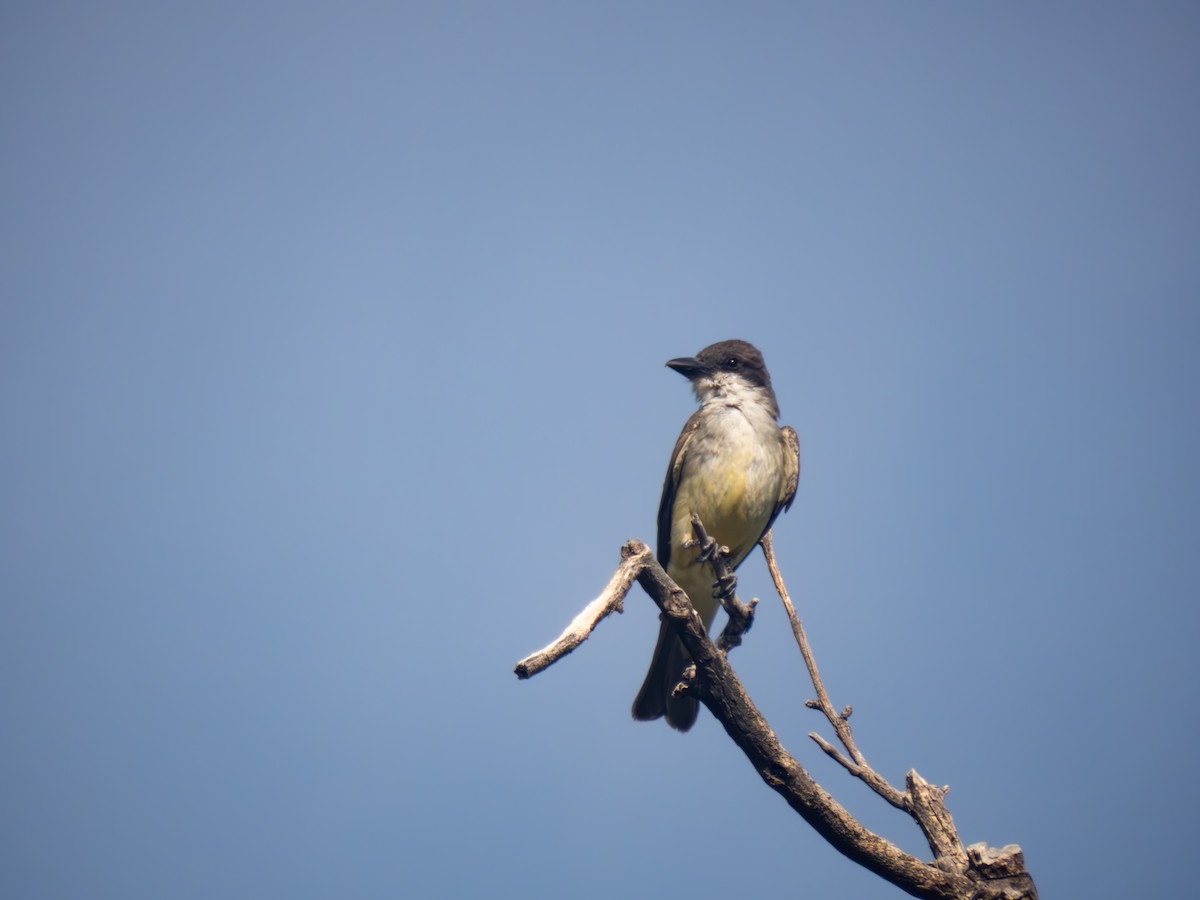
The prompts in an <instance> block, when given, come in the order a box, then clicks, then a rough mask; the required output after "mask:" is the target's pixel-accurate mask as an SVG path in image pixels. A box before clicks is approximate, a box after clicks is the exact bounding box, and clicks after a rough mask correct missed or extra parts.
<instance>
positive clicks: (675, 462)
mask: <svg viewBox="0 0 1200 900" xmlns="http://www.w3.org/2000/svg"><path fill="white" fill-rule="evenodd" d="M699 427H700V410H696V411H695V412H694V413H692V417H691V418H690V419H688V420H687V424H686V425H684V426H683V431H681V432H679V440H677V441H676V442H675V449H674V450H672V451H671V462H670V465H668V466H667V477H666V478H665V479H663V489H662V499H661V500H659V502H658V562H659V565H661V566H662V567H663V568H664V569H665V568H666V567H667V563H668V562H670V560H671V510H672V508H673V507H674V506H675V491H676V489H677V488H678V487H679V476H680V475H681V474H683V461H684V459H685V458H686V457H687V448H688V444H689V443H691V440H692V436H693V435H695V433H696V429H697V428H699Z"/></svg>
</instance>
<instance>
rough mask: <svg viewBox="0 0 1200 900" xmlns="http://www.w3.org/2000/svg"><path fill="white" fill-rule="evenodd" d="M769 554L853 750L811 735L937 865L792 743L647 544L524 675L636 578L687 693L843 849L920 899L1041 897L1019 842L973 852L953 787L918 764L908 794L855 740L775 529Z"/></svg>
mask: <svg viewBox="0 0 1200 900" xmlns="http://www.w3.org/2000/svg"><path fill="white" fill-rule="evenodd" d="M763 551H764V553H765V554H766V556H767V562H768V566H769V567H770V569H771V573H772V578H774V579H775V582H776V587H777V588H778V589H779V592H780V596H781V597H782V598H783V600H784V605H785V607H786V608H787V609H788V611H789V618H790V619H791V620H792V627H793V631H794V632H795V633H796V637H797V641H798V642H799V643H800V646H801V652H802V654H803V655H804V657H805V662H806V664H807V665H808V666H809V673H810V675H811V676H812V678H813V683H814V687H815V688H816V690H817V695H818V697H819V698H820V699H819V700H810V701H807V702H806V705H808V706H810V707H812V708H814V709H820V710H821V711H822V712H823V713H824V714H825V717H826V718H827V719H828V720H829V721H830V723H831V724H832V725H833V726H834V729H835V730H836V731H837V733H838V738H839V739H840V740H841V741H842V743H843V745H844V746H845V747H846V751H847V753H848V754H849V757H847V756H845V755H843V754H842V753H841V752H840V751H839V750H838V749H837V748H835V747H834V746H833V745H832V744H830V743H829V742H828V741H826V740H825V739H824V738H822V737H820V736H819V735H816V734H813V735H810V737H812V738H813V740H814V741H816V742H817V744H818V745H820V747H821V749H822V750H823V751H824V752H825V753H827V754H828V755H829V756H830V757H832V758H833V759H834V760H836V761H837V762H838V763H839V764H840V765H841V766H843V767H844V768H845V769H846V770H847V771H849V772H850V773H851V774H853V775H855V776H856V777H858V778H860V779H862V780H863V781H864V782H866V783H867V784H869V785H870V786H871V787H872V788H873V789H874V790H875V791H876V792H877V793H879V794H880V795H881V796H883V797H885V798H886V799H888V801H889V802H890V803H892V804H893V805H894V806H898V807H900V808H901V809H905V810H906V811H908V812H909V813H910V815H912V816H913V817H914V818H915V819H916V820H917V823H918V824H919V825H920V827H921V829H922V830H923V831H924V833H925V836H926V839H927V840H928V842H929V846H930V849H931V850H932V851H933V853H934V855H935V856H936V861H935V862H934V863H932V864H931V863H927V862H924V861H922V860H920V859H918V858H917V857H915V856H912V855H911V854H908V853H905V852H904V851H903V850H901V849H900V848H899V847H897V846H896V845H895V844H893V843H891V842H890V841H888V840H886V839H885V838H883V837H880V836H879V835H877V834H874V833H873V832H871V831H869V830H867V829H866V828H864V827H863V826H862V825H861V824H860V823H859V822H858V821H856V820H855V819H854V818H853V817H852V816H851V815H850V813H849V812H847V811H846V809H845V808H844V807H842V806H841V805H840V804H839V803H838V802H837V801H836V800H834V799H833V797H831V796H830V795H829V794H828V793H827V792H826V791H825V790H824V789H823V788H821V786H820V785H819V784H817V783H816V782H815V781H814V780H813V778H812V776H811V775H809V773H808V772H807V771H806V770H805V769H804V767H803V766H801V765H800V763H799V762H797V761H796V759H795V758H794V757H792V756H791V755H790V754H789V753H788V752H787V751H786V750H785V749H784V748H783V746H782V745H781V744H780V743H779V739H778V738H777V737H776V736H775V733H774V732H773V731H772V730H771V727H770V726H769V725H768V724H767V722H766V720H765V719H763V717H762V715H761V714H760V713H759V711H758V709H757V708H756V707H755V706H754V703H753V701H751V699H750V697H749V696H748V695H747V694H746V691H745V688H743V687H742V684H741V682H740V681H739V680H738V678H737V675H736V674H734V672H733V670H732V669H731V668H730V666H729V661H728V659H727V658H726V653H725V652H723V651H722V650H721V649H720V648H719V647H718V646H717V645H716V644H714V643H713V642H712V641H711V640H710V639H709V636H708V631H707V629H706V628H705V627H704V623H703V622H702V621H701V619H700V616H699V615H698V614H697V613H696V610H695V609H694V608H693V606H692V604H691V601H690V600H689V599H688V597H687V594H685V593H684V592H683V590H682V589H681V588H680V587H679V586H678V585H677V584H675V583H674V582H673V581H672V580H671V579H670V577H669V576H668V575H667V573H666V572H665V571H664V570H663V568H662V566H661V565H659V563H658V561H657V560H656V559H655V558H654V556H653V554H652V553H651V552H650V550H649V548H647V547H646V545H645V544H643V543H642V542H641V541H630V542H629V543H627V544H626V545H625V546H624V547H622V548H621V560H622V561H621V564H620V566H618V568H617V571H616V573H615V574H614V575H613V577H612V579H611V580H610V581H609V583H608V585H607V586H606V587H605V589H604V591H603V592H602V593H601V594H600V596H599V597H597V598H596V599H595V600H593V601H592V602H591V603H590V604H588V606H587V608H586V609H585V610H584V611H583V612H582V613H580V614H579V615H578V616H576V618H575V620H574V621H573V622H572V623H571V625H570V626H568V628H567V629H566V631H564V632H563V634H562V635H561V636H560V637H559V639H558V640H557V641H555V642H554V643H552V644H551V645H549V646H548V647H546V648H545V649H543V650H539V651H538V652H537V653H534V654H532V655H530V656H529V657H526V658H525V659H524V660H522V661H521V662H520V663H518V665H517V667H516V672H517V675H518V677H521V678H528V677H529V676H530V675H533V674H535V673H536V672H539V671H541V670H542V669H544V668H546V667H547V666H549V665H550V664H551V663H553V662H554V661H555V660H557V659H560V658H561V657H563V656H565V655H566V654H567V653H569V652H571V650H573V649H574V648H575V647H577V646H578V645H579V644H580V643H582V642H583V641H584V640H585V639H586V638H587V637H588V635H590V634H591V632H592V630H593V629H594V628H595V627H596V624H597V623H598V622H599V621H600V620H601V619H603V618H604V617H605V616H607V615H609V614H610V613H611V612H612V611H613V610H618V611H619V610H620V609H621V603H622V600H623V598H624V596H625V594H626V593H627V592H628V591H629V588H630V586H631V585H632V583H633V581H634V580H636V581H637V582H638V583H639V584H640V585H641V586H642V588H643V589H644V590H645V591H646V593H648V594H649V595H650V597H651V598H652V599H653V600H654V602H655V603H656V604H657V605H658V607H659V609H660V610H662V613H663V616H664V618H666V619H670V620H671V621H672V622H673V625H674V627H675V629H676V631H677V633H678V635H679V638H680V640H682V641H683V644H684V646H685V647H686V649H687V651H688V654H689V655H690V656H691V658H692V662H693V665H694V669H695V673H694V676H692V677H690V678H689V683H688V687H687V690H690V691H694V692H695V693H696V696H697V697H698V698H699V700H700V702H702V703H703V704H704V705H705V706H706V707H707V708H708V709H709V711H710V712H711V713H712V714H713V716H714V717H715V718H716V719H717V721H719V722H720V723H721V725H722V727H724V729H725V731H726V733H727V734H728V735H729V736H730V738H732V740H733V741H734V743H736V744H737V745H738V747H739V748H741V750H742V752H743V753H744V754H745V755H746V758H747V759H749V760H750V763H751V764H752V765H753V766H754V768H755V770H756V771H757V772H758V774H759V777H760V778H762V779H763V781H764V782H766V784H767V785H768V786H769V787H770V788H771V789H772V790H774V791H776V792H777V793H779V794H780V795H781V796H782V797H783V798H784V800H785V801H786V802H787V803H788V805H789V806H791V807H792V808H793V809H794V810H795V811H796V812H797V813H799V814H800V816H801V817H802V818H803V819H804V820H805V821H806V822H808V823H809V824H810V825H812V826H813V828H814V829H816V831H817V832H818V833H819V834H821V835H822V836H823V837H824V838H825V839H826V840H827V841H828V842H829V843H830V844H831V845H832V846H833V847H834V848H835V849H836V850H838V851H839V852H840V853H842V854H844V855H845V856H847V857H849V858H850V859H851V860H853V861H855V862H856V863H858V864H859V865H862V866H863V867H864V868H866V869H869V870H870V871H872V872H874V873H876V874H877V875H879V876H880V877H882V878H884V879H886V880H887V881H889V882H891V883H892V884H895V885H896V886H897V887H899V888H900V889H901V890H904V891H905V892H907V893H909V894H912V895H913V896H917V897H927V898H934V900H1037V889H1036V888H1035V887H1034V884H1033V880H1032V878H1030V876H1029V873H1028V872H1027V871H1026V869H1025V864H1024V857H1023V856H1022V855H1021V851H1020V848H1019V847H1017V846H1016V845H1015V844H1013V845H1009V846H1007V847H1004V848H1003V849H1001V850H995V849H992V848H989V847H987V846H986V845H984V844H973V845H971V846H970V847H968V848H966V849H965V850H964V849H963V847H962V844H961V842H960V841H959V838H958V833H957V831H956V829H955V827H954V822H953V819H951V817H950V814H949V812H948V811H947V810H946V807H945V802H944V799H945V789H944V788H937V787H934V786H933V785H930V784H929V783H928V782H926V781H925V780H924V779H923V778H921V776H920V775H918V774H917V773H916V772H915V771H910V772H909V774H908V778H907V788H908V791H907V793H901V792H900V791H898V790H896V789H895V788H893V787H892V786H891V785H889V784H888V783H887V782H886V781H885V780H884V779H882V778H881V777H879V776H878V774H877V773H875V772H874V770H873V769H871V768H870V766H869V765H867V762H866V759H865V758H864V757H863V755H862V753H861V752H859V750H858V748H857V746H855V744H854V738H853V735H852V734H851V732H850V728H849V723H848V722H847V719H848V718H849V717H850V712H851V710H850V707H846V708H845V709H843V710H842V712H841V713H840V714H839V713H836V712H834V710H833V707H832V705H831V704H830V702H829V697H828V695H827V694H826V692H825V688H824V685H823V684H822V683H821V680H820V675H819V673H818V672H817V669H816V664H815V662H813V661H812V653H811V651H810V650H809V648H808V641H807V638H806V637H805V636H804V629H803V626H802V625H801V623H800V619H799V616H797V615H796V614H795V608H794V607H793V606H792V605H791V600H790V598H789V597H788V595H787V589H786V587H785V586H784V585H783V579H782V577H781V576H780V575H779V569H778V566H777V565H776V563H775V558H774V553H773V549H772V547H771V542H770V534H769V533H768V535H767V536H766V537H765V538H764V540H763ZM718 555H719V552H718ZM718 578H720V575H718ZM723 585H729V586H728V587H727V592H728V593H732V586H731V585H730V584H729V583H728V582H723Z"/></svg>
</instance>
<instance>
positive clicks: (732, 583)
mask: <svg viewBox="0 0 1200 900" xmlns="http://www.w3.org/2000/svg"><path fill="white" fill-rule="evenodd" d="M735 593H737V576H736V575H734V574H733V573H732V572H729V573H727V574H725V575H723V576H721V577H720V578H718V579H717V580H716V581H715V582H713V596H714V597H716V598H717V599H718V600H720V601H722V603H724V602H726V601H728V600H732V599H733V595H734V594H735Z"/></svg>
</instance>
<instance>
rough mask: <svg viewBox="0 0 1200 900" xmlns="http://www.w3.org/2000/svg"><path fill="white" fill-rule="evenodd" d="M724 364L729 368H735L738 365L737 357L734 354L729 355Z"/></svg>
mask: <svg viewBox="0 0 1200 900" xmlns="http://www.w3.org/2000/svg"><path fill="white" fill-rule="evenodd" d="M725 365H727V366H729V368H731V369H736V368H737V367H738V358H737V357H736V356H731V357H729V359H727V360H725Z"/></svg>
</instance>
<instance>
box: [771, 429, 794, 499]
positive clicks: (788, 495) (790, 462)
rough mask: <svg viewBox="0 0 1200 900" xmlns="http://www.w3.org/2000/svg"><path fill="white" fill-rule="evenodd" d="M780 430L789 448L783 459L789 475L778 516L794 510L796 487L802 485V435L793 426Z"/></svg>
mask: <svg viewBox="0 0 1200 900" xmlns="http://www.w3.org/2000/svg"><path fill="white" fill-rule="evenodd" d="M779 430H780V431H781V432H783V442H784V444H785V445H786V447H787V450H786V452H785V454H784V457H783V465H784V471H785V472H786V473H787V475H786V477H785V478H784V479H783V488H782V490H780V492H779V505H778V506H776V507H775V515H776V516H777V515H779V513H780V511H781V510H788V509H791V508H792V501H793V500H795V499H796V485H797V484H799V483H800V435H798V434H796V429H795V428H793V427H792V426H791V425H784V426H783V427H782V428H780V429H779ZM772 518H774V516H772Z"/></svg>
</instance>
